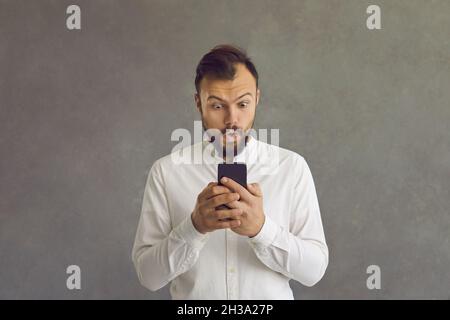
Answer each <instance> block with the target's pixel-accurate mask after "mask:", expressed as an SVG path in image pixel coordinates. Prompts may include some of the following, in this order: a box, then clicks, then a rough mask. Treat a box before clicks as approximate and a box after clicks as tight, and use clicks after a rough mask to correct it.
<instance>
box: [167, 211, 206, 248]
mask: <svg viewBox="0 0 450 320" xmlns="http://www.w3.org/2000/svg"><path fill="white" fill-rule="evenodd" d="M174 231H175V232H176V234H177V235H178V236H179V237H180V238H181V239H183V240H184V241H185V242H186V243H187V244H189V245H190V246H191V247H193V248H196V249H200V248H202V247H203V245H204V244H205V243H206V240H208V233H205V234H203V233H201V232H199V231H198V230H197V229H195V227H194V224H193V223H192V218H191V215H190V214H189V215H188V216H187V217H186V219H184V220H183V221H182V222H181V223H180V224H179V225H178V226H177V227H176V228H175V229H174Z"/></svg>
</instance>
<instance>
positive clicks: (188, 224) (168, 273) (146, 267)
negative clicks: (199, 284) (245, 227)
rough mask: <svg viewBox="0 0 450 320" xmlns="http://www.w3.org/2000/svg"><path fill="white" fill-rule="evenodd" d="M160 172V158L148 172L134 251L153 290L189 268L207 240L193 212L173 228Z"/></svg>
mask: <svg viewBox="0 0 450 320" xmlns="http://www.w3.org/2000/svg"><path fill="white" fill-rule="evenodd" d="M161 171H162V170H161V166H160V165H159V163H158V161H157V162H155V164H154V165H153V166H152V168H151V169H150V172H149V174H148V178H147V182H146V185H145V190H144V196H143V201H142V210H141V215H140V219H139V224H138V228H137V232H136V237H135V241H134V246H133V250H132V260H133V263H134V266H135V268H136V272H137V274H138V278H139V281H140V282H141V284H142V285H143V286H144V287H146V288H148V289H150V290H152V291H156V290H158V289H160V288H162V287H164V286H165V285H166V284H167V283H169V282H170V281H171V280H173V279H174V278H176V277H177V276H178V275H180V274H182V273H184V272H186V271H187V270H189V269H190V268H191V267H192V266H193V265H194V263H195V262H196V261H197V259H198V257H199V253H200V251H201V249H202V248H203V246H204V244H205V242H206V241H207V239H208V234H202V233H200V232H198V231H197V229H195V227H194V225H193V224H192V220H191V215H190V214H189V215H187V216H186V218H185V219H184V220H183V221H182V222H181V223H180V224H179V225H178V226H176V227H174V228H172V223H171V219H170V214H169V205H168V200H167V196H166V190H165V185H164V180H163V175H162V172H161Z"/></svg>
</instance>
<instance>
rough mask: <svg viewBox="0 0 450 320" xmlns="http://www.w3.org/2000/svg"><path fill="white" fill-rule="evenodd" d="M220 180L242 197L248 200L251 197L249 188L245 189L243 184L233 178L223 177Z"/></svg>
mask: <svg viewBox="0 0 450 320" xmlns="http://www.w3.org/2000/svg"><path fill="white" fill-rule="evenodd" d="M220 182H221V183H222V184H223V185H224V186H225V187H228V188H230V189H231V190H233V191H234V192H237V193H239V195H240V196H241V199H243V200H248V199H249V198H250V195H251V194H250V193H249V192H248V190H247V189H245V188H244V187H243V186H241V185H240V184H239V183H237V182H236V181H234V180H233V179H230V178H227V177H223V178H222V179H221V180H220Z"/></svg>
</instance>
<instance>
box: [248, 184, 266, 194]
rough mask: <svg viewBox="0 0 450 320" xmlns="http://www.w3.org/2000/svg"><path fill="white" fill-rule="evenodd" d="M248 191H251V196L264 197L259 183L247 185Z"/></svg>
mask: <svg viewBox="0 0 450 320" xmlns="http://www.w3.org/2000/svg"><path fill="white" fill-rule="evenodd" d="M247 187H248V191H250V193H251V194H253V195H254V196H257V197H262V196H263V194H262V190H261V187H260V186H259V184H258V183H250V184H248V185H247Z"/></svg>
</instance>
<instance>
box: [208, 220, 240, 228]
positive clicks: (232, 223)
mask: <svg viewBox="0 0 450 320" xmlns="http://www.w3.org/2000/svg"><path fill="white" fill-rule="evenodd" d="M240 225H241V220H228V221H217V222H216V223H215V224H214V225H213V227H214V228H215V229H227V228H236V227H239V226H240Z"/></svg>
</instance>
